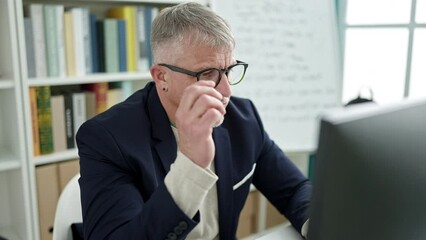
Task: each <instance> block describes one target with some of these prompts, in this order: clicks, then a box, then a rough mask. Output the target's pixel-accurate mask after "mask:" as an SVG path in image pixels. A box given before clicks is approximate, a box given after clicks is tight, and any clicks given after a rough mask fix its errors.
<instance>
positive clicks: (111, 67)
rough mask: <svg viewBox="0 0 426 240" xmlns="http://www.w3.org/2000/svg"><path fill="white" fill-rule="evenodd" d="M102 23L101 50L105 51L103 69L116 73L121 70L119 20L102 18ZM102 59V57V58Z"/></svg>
mask: <svg viewBox="0 0 426 240" xmlns="http://www.w3.org/2000/svg"><path fill="white" fill-rule="evenodd" d="M100 25H102V26H103V27H102V30H103V32H102V34H100V35H99V36H98V37H99V38H98V40H99V41H101V42H102V44H100V45H102V46H103V48H101V49H100V51H99V52H103V57H104V59H103V62H104V64H102V66H103V67H104V69H101V70H102V71H103V72H107V73H116V72H119V62H118V60H119V53H118V21H117V20H116V19H103V20H100ZM100 61H102V59H100Z"/></svg>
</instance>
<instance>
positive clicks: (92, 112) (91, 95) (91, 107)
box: [84, 91, 96, 119]
mask: <svg viewBox="0 0 426 240" xmlns="http://www.w3.org/2000/svg"><path fill="white" fill-rule="evenodd" d="M84 100H85V101H86V119H91V118H92V117H94V116H96V95H95V92H91V91H85V92H84Z"/></svg>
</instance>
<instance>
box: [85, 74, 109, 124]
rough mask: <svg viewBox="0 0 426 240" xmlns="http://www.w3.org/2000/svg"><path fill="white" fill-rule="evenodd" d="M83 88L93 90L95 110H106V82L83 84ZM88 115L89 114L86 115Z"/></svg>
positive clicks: (97, 112)
mask: <svg viewBox="0 0 426 240" xmlns="http://www.w3.org/2000/svg"><path fill="white" fill-rule="evenodd" d="M83 88H84V90H86V91H90V92H93V93H94V95H95V109H96V110H95V112H96V114H99V113H102V112H104V111H105V110H107V105H108V83H107V82H100V83H91V84H86V85H84V87H83ZM88 117H89V115H88Z"/></svg>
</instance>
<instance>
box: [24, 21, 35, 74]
mask: <svg viewBox="0 0 426 240" xmlns="http://www.w3.org/2000/svg"><path fill="white" fill-rule="evenodd" d="M24 29H25V50H26V54H27V70H28V78H35V77H36V66H35V64H36V63H35V56H34V39H33V26H32V22H31V18H24Z"/></svg>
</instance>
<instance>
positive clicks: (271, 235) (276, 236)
mask: <svg viewBox="0 0 426 240" xmlns="http://www.w3.org/2000/svg"><path fill="white" fill-rule="evenodd" d="M256 239H258V240H303V238H302V237H301V236H300V234H299V233H298V232H297V231H296V230H295V229H294V228H293V227H292V226H291V225H290V224H288V225H281V226H279V227H276V228H273V229H271V231H270V232H267V233H266V234H265V235H263V236H261V237H259V238H256Z"/></svg>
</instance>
